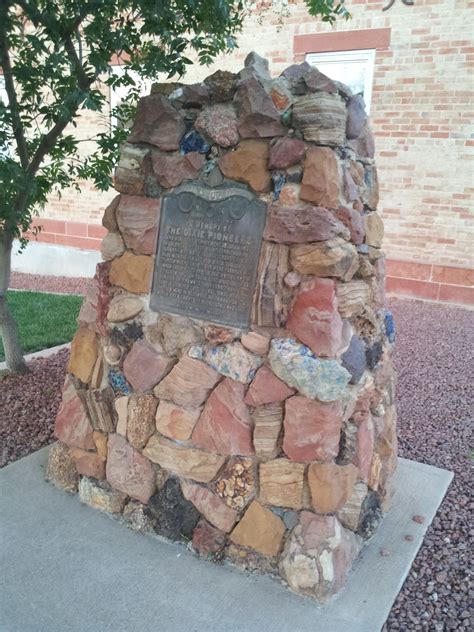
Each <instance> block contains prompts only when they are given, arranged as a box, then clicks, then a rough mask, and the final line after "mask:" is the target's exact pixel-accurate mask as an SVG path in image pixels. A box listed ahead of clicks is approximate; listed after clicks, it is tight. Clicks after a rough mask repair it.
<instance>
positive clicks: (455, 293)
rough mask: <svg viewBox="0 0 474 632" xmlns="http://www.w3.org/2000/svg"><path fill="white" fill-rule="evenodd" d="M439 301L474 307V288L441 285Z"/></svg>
mask: <svg viewBox="0 0 474 632" xmlns="http://www.w3.org/2000/svg"><path fill="white" fill-rule="evenodd" d="M439 300H440V301H442V302H444V303H459V304H461V305H474V288H472V287H463V286H461V285H441V286H440V288H439Z"/></svg>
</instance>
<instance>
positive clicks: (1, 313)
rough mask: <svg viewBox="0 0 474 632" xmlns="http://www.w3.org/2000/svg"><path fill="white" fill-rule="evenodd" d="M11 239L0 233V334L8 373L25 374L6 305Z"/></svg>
mask: <svg viewBox="0 0 474 632" xmlns="http://www.w3.org/2000/svg"><path fill="white" fill-rule="evenodd" d="M12 243H13V239H12V237H11V236H9V235H7V234H6V233H0V334H1V336H2V340H3V348H4V350H5V360H6V364H7V369H8V371H9V372H10V373H26V372H27V371H28V367H27V366H26V363H25V360H24V358H23V353H22V350H21V347H20V341H19V339H18V330H17V327H16V323H15V321H14V319H13V316H12V315H11V312H10V309H9V307H8V303H7V289H8V286H9V284H10V272H11V255H12Z"/></svg>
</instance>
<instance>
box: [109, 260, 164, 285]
mask: <svg viewBox="0 0 474 632" xmlns="http://www.w3.org/2000/svg"><path fill="white" fill-rule="evenodd" d="M152 271H153V259H152V258H151V257H148V256H146V255H134V254H132V253H131V252H124V253H123V255H122V256H121V257H118V258H117V259H114V260H113V261H112V263H111V265H110V274H109V279H110V282H111V283H112V284H113V285H118V286H119V287H123V288H124V289H125V290H128V291H129V292H133V293H135V294H146V293H147V292H149V291H150V284H151V275H152Z"/></svg>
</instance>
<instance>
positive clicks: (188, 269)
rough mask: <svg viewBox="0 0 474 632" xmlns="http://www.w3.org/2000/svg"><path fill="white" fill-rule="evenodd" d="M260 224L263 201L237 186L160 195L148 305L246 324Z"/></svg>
mask: <svg viewBox="0 0 474 632" xmlns="http://www.w3.org/2000/svg"><path fill="white" fill-rule="evenodd" d="M264 223H265V204H264V203H263V202H261V201H259V200H257V199H256V198H255V196H254V195H253V194H252V193H250V191H248V190H246V189H244V188H240V187H238V186H226V187H225V188H224V187H220V188H216V189H211V188H208V187H204V186H200V185H196V184H185V185H183V186H181V187H179V188H178V189H176V190H175V191H174V192H173V193H172V194H168V195H166V196H164V198H163V201H162V207H161V220H160V232H159V237H158V249H157V256H156V263H155V272H154V278H153V289H152V294H151V299H150V306H151V308H152V309H154V310H159V311H168V312H172V313H175V314H182V315H185V316H191V317H194V318H199V319H203V320H208V321H211V322H215V323H220V324H225V325H231V326H233V327H247V326H248V325H249V320H250V310H251V305H252V297H253V292H254V287H255V281H256V275H257V266H258V259H259V254H260V244H261V240H262V233H263V227H264Z"/></svg>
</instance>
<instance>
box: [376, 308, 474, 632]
mask: <svg viewBox="0 0 474 632" xmlns="http://www.w3.org/2000/svg"><path fill="white" fill-rule="evenodd" d="M391 308H392V310H393V313H394V316H395V322H396V326H397V341H396V347H395V354H394V360H395V366H396V368H397V371H398V386H397V408H398V415H399V418H398V436H399V446H400V448H399V453H400V456H403V457H405V458H408V459H413V460H415V461H421V462H422V463H428V464H430V465H436V466H437V467H442V468H445V469H449V470H452V471H453V472H454V474H455V478H454V481H453V483H452V485H451V487H450V489H449V491H448V494H447V496H446V498H445V500H444V502H443V504H442V505H441V508H440V510H439V512H438V514H437V515H436V517H435V519H434V521H433V523H432V525H431V526H430V528H429V529H428V533H427V535H426V538H425V540H424V543H423V546H422V548H421V549H420V552H419V554H418V556H417V558H416V560H415V562H414V564H413V566H412V569H411V571H410V574H409V576H408V578H407V580H406V582H405V584H404V586H403V589H402V591H401V592H400V594H399V596H398V599H397V601H396V602H395V604H394V607H393V609H392V612H391V614H390V617H389V619H388V621H387V625H386V630H387V631H391V630H404V631H409V632H412V631H413V630H429V631H430V632H431V631H433V632H444V631H446V630H466V631H467V630H472V629H473V628H474V615H473V610H472V604H473V603H474V588H473V584H472V570H471V569H470V566H472V563H471V562H472V557H471V559H470V549H471V550H472V536H473V535H474V529H473V526H472V519H471V516H472V509H473V507H474V503H473V496H472V473H473V472H472V470H473V463H474V461H473V451H472V450H473V447H474V446H473V432H472V430H473V409H474V406H473V397H472V383H473V377H474V376H473V373H474V371H473V365H472V349H473V343H474V327H473V320H474V314H473V312H470V311H468V310H464V309H459V308H454V307H448V306H444V305H433V304H428V303H423V302H421V301H409V300H406V301H402V300H392V301H391ZM470 543H471V546H470Z"/></svg>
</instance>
